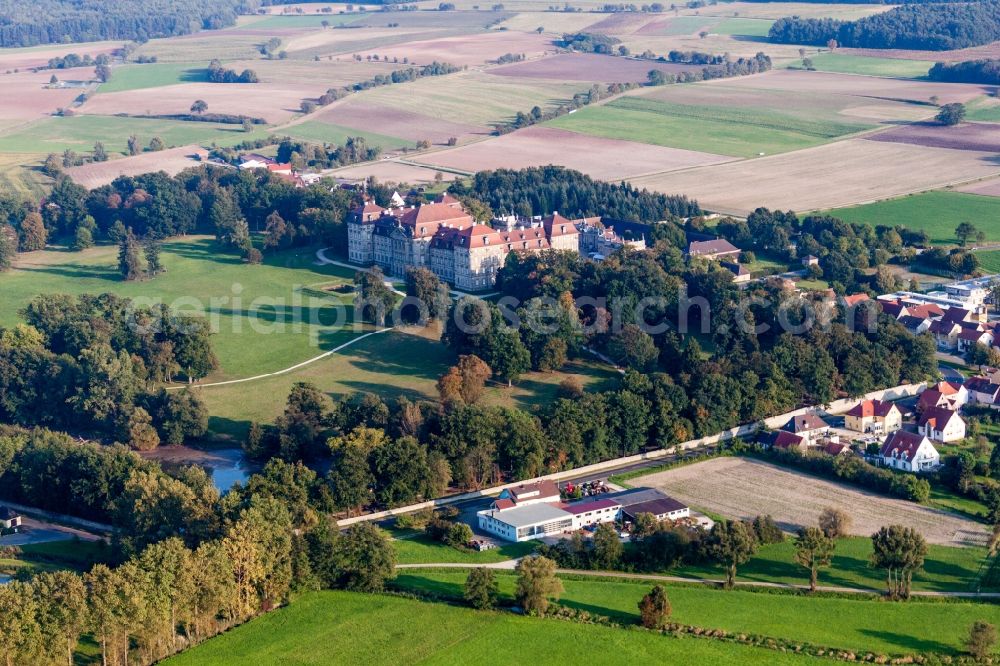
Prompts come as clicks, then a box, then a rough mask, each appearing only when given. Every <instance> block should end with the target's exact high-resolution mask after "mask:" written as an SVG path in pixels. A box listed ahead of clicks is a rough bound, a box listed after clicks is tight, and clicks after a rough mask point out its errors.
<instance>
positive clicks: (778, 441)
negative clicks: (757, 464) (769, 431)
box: [771, 430, 805, 449]
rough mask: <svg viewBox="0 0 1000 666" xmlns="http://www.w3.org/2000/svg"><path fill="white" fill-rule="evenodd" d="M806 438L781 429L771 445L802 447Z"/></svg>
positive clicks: (788, 447) (780, 447) (787, 447)
mask: <svg viewBox="0 0 1000 666" xmlns="http://www.w3.org/2000/svg"><path fill="white" fill-rule="evenodd" d="M803 443H805V440H804V439H802V438H801V437H800V436H798V435H796V434H794V433H790V432H788V431H787V430H779V431H778V432H776V433H775V434H774V439H772V440H771V446H773V447H775V448H779V449H791V448H796V449H797V448H800V447H801V446H802V445H803Z"/></svg>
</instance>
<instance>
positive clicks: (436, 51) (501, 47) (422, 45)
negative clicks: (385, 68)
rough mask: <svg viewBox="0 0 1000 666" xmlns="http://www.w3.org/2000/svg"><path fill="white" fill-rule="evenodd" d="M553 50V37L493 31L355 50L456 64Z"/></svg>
mask: <svg viewBox="0 0 1000 666" xmlns="http://www.w3.org/2000/svg"><path fill="white" fill-rule="evenodd" d="M553 51H555V47H554V46H553V45H552V38H551V37H549V36H546V35H539V34H537V33H524V32H509V31H503V32H500V31H494V32H488V33H482V34H478V35H461V36H455V37H442V38H438V39H428V40H423V41H413V42H406V43H404V44H395V45H392V46H383V45H378V46H373V47H371V48H370V49H366V50H363V51H358V53H359V54H360V55H362V56H367V55H372V54H375V55H378V56H379V57H380V58H386V57H388V58H399V60H400V61H402V60H403V58H409V61H410V63H413V64H417V65H427V64H430V63H431V62H434V61H438V62H448V63H451V64H452V65H458V66H460V67H461V66H464V65H469V66H474V65H482V64H485V63H488V62H490V61H491V60H495V59H497V58H499V57H500V56H502V55H504V54H505V53H523V54H525V56H527V57H528V58H533V57H537V56H540V55H542V54H544V53H547V52H553Z"/></svg>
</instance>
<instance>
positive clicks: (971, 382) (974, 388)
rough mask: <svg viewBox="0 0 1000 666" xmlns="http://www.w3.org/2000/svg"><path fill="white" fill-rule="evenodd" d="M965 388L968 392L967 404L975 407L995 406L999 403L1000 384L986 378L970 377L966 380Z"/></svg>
mask: <svg viewBox="0 0 1000 666" xmlns="http://www.w3.org/2000/svg"><path fill="white" fill-rule="evenodd" d="M965 388H966V390H967V391H968V392H969V402H970V403H973V404H977V405H996V404H998V403H1000V384H997V383H994V382H993V381H992V380H990V379H989V378H987V377H971V378H970V379H968V380H966V382H965Z"/></svg>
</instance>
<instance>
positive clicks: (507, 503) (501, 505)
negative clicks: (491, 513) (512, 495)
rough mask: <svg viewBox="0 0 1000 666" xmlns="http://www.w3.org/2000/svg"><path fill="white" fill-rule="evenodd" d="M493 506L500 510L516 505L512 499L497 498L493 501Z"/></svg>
mask: <svg viewBox="0 0 1000 666" xmlns="http://www.w3.org/2000/svg"><path fill="white" fill-rule="evenodd" d="M493 506H494V507H495V508H497V509H499V510H501V511H502V510H504V509H513V508H514V507H515V506H517V505H516V504H514V500H509V499H498V500H494V501H493Z"/></svg>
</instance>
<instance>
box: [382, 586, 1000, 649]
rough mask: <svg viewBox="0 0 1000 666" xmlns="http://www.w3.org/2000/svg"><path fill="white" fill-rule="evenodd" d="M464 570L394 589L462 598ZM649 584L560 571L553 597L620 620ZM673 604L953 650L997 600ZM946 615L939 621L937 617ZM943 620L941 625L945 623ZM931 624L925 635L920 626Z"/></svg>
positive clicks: (764, 627) (723, 625) (632, 612)
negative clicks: (560, 584) (559, 592)
mask: <svg viewBox="0 0 1000 666" xmlns="http://www.w3.org/2000/svg"><path fill="white" fill-rule="evenodd" d="M467 575H468V573H467V572H466V571H447V570H423V569H421V570H416V569H411V570H401V571H400V572H399V576H398V577H397V578H396V580H395V581H393V583H392V586H393V587H394V588H396V589H401V590H405V591H413V592H417V593H425V594H426V593H431V594H435V595H440V596H442V597H454V598H461V597H462V587H463V584H464V582H465V578H466V576H467ZM497 578H498V581H499V583H500V593H501V597H502V598H504V599H506V600H511V601H512V600H513V596H514V585H515V582H516V576H515V575H513V574H512V573H502V572H498V576H497ZM653 584H654V583H652V582H642V581H628V582H626V581H613V580H610V579H603V580H602V579H587V578H584V577H582V576H578V577H564V579H563V586H564V587H565V592H564V593H563V594H562V595H561V596H560V599H559V603H560V604H562V605H564V606H568V607H570V608H577V609H580V610H586V611H587V612H589V613H596V614H598V615H604V616H606V617H611V618H613V619H614V620H616V621H619V622H622V623H628V624H631V623H637V622H638V621H639V613H638V603H639V600H640V599H642V596H643V595H644V594H646V593H647V592H649V589H650V587H652V585H653ZM665 586H666V587H667V594H668V595H669V597H670V602H671V605H672V607H673V613H672V615H671V619H672V620H674V621H676V622H681V623H684V624H691V625H695V626H699V627H705V628H710V629H724V630H726V631H729V632H732V633H745V634H757V635H764V636H769V637H772V638H781V639H785V640H789V641H793V642H805V643H811V644H813V645H818V646H823V647H831V648H837V649H842V650H851V651H855V652H868V651H871V652H875V653H881V654H890V655H897V654H906V653H916V652H938V653H945V654H951V655H955V654H959V653H960V652H961V651H962V649H963V644H964V640H965V638H966V636H967V635H968V631H969V627H970V626H971V625H972V623H973V622H975V621H976V620H986V621H987V622H991V623H994V624H995V623H998V622H1000V607H998V606H996V605H995V604H986V603H973V602H969V603H947V604H942V602H940V601H918V600H911V601H908V602H906V603H889V602H885V601H881V600H876V599H871V598H863V597H858V598H832V597H822V596H817V597H810V596H808V595H804V594H776V593H761V592H748V591H740V590H733V591H729V592H726V591H723V590H719V589H714V588H709V587H700V586H694V585H676V584H669V583H666V584H665ZM943 616H947V617H948V622H946V623H939V622H938V621H937V619H938V618H941V617H943ZM945 625H946V626H945ZM928 626H933V627H935V631H934V637H933V639H929V638H928V637H927V635H926V634H925V632H923V631H922V630H921V627H928Z"/></svg>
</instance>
